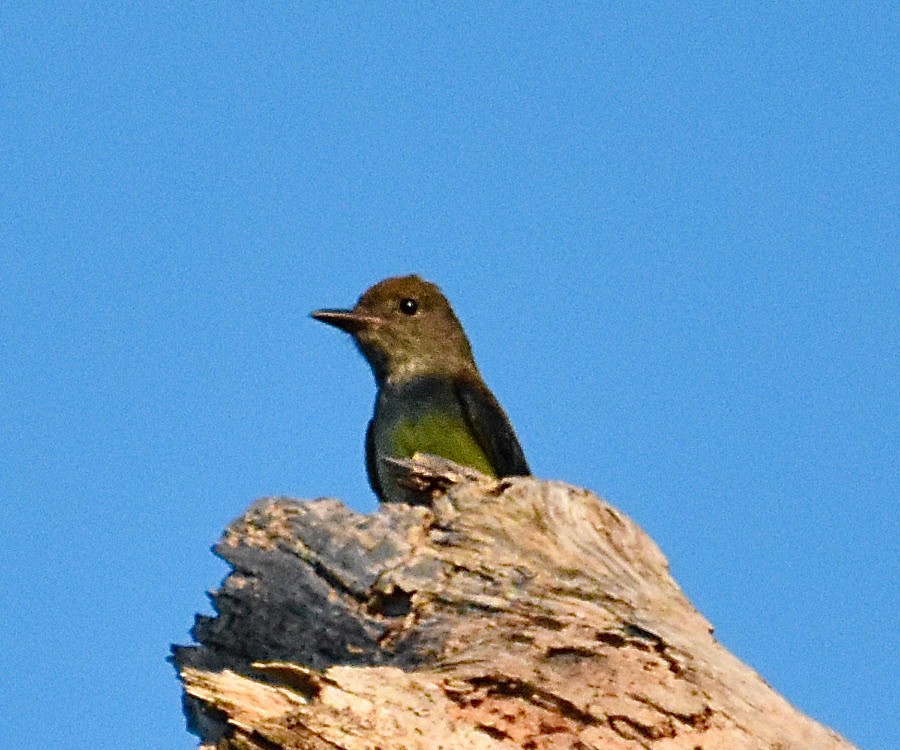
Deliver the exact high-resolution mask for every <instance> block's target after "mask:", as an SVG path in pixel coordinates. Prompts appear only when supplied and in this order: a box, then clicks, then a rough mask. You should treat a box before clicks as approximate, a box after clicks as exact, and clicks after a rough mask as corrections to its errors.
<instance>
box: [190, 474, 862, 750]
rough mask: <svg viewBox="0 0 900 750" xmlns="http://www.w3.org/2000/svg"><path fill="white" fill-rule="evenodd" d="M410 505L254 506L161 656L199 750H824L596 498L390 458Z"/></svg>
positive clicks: (828, 736)
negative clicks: (227, 568)
mask: <svg viewBox="0 0 900 750" xmlns="http://www.w3.org/2000/svg"><path fill="white" fill-rule="evenodd" d="M394 470H395V471H396V472H397V473H398V475H399V476H400V477H401V479H402V481H403V483H404V484H405V486H406V487H407V488H408V491H409V493H410V494H409V499H410V501H411V502H413V503H416V504H410V505H407V504H389V505H382V506H381V508H380V509H379V511H378V512H377V513H375V514H373V515H368V516H367V515H361V514H358V513H354V512H352V511H350V510H348V509H347V508H346V507H344V506H343V505H342V504H341V503H340V502H338V501H336V500H316V501H311V502H299V501H295V500H290V499H287V498H272V499H267V500H262V501H259V502H257V503H255V504H254V505H252V506H251V507H250V508H249V509H248V510H247V512H246V513H245V514H244V516H242V517H241V518H239V519H238V520H237V521H235V522H234V523H232V524H231V525H230V526H229V527H228V529H227V530H226V532H225V534H224V536H223V538H222V540H221V541H220V542H219V544H218V545H217V546H216V548H215V550H216V553H217V554H218V555H220V556H221V557H222V558H223V559H225V560H226V561H228V562H229V563H230V564H231V565H232V566H233V568H234V572H232V573H231V574H230V575H229V576H228V577H227V578H226V579H225V581H224V583H223V585H222V588H221V589H220V590H219V591H217V592H215V594H214V595H213V605H214V607H215V610H216V612H217V613H218V614H217V616H216V617H212V618H210V617H202V616H198V618H197V621H196V624H195V627H194V630H193V636H194V638H195V640H196V641H197V643H198V644H199V645H196V646H188V647H176V648H175V649H174V662H175V665H176V667H177V669H178V671H179V675H180V678H181V680H182V683H183V686H184V691H185V711H186V714H187V716H188V721H189V726H190V727H191V729H192V731H194V732H196V733H197V734H198V735H199V736H200V737H201V741H202V743H203V744H204V746H209V747H216V748H221V749H222V750H226V749H229V750H230V749H234V750H237V749H240V750H249V749H251V748H252V749H253V750H275V749H277V748H290V749H291V750H300V749H305V748H315V749H319V748H329V749H330V750H335V749H336V748H338V749H340V748H346V749H347V750H363V748H366V749H370V750H371V749H374V748H410V749H412V748H417V749H418V748H421V749H422V750H426V749H427V750H435V749H438V748H447V749H449V748H474V749H480V748H498V749H499V748H523V750H544V749H546V750H551V749H552V750H557V749H559V750H561V749H562V748H580V749H583V750H586V749H587V748H598V749H599V748H603V749H604V750H620V749H621V750H626V749H628V750H632V749H635V750H637V749H638V748H645V749H646V748H653V749H654V750H675V749H682V748H683V749H685V750H696V749H697V748H702V749H703V750H718V749H720V748H721V749H725V748H727V749H728V750H744V749H746V750H750V749H751V748H752V749H754V750H755V749H760V750H761V749H763V748H765V749H766V750H801V749H803V750H806V749H809V748H816V749H821V750H832V749H833V750H837V749H838V748H845V749H846V748H851V747H852V746H851V745H850V744H849V743H848V742H846V741H845V740H844V739H843V738H841V737H840V736H838V735H837V734H836V733H834V732H832V731H831V730H829V729H828V728H826V727H823V726H822V725H820V724H817V723H816V722H814V721H813V720H811V719H810V718H808V717H806V716H805V715H803V714H802V713H800V712H799V711H797V710H796V709H794V708H793V707H792V706H791V705H789V704H788V703H787V702H786V701H785V700H784V699H782V698H781V697H780V696H779V695H778V694H776V693H775V692H774V691H773V690H772V689H771V688H770V687H769V686H768V685H767V684H766V683H765V682H764V681H763V680H762V679H761V678H760V677H759V676H758V675H757V674H756V673H755V672H754V671H753V670H752V669H750V668H749V667H747V666H746V665H744V664H743V663H741V662H740V661H739V660H738V659H736V658H735V657H734V656H733V655H731V654H730V653H729V652H728V651H726V650H725V649H724V648H723V647H722V646H720V645H719V644H718V643H717V642H716V640H715V639H714V638H713V636H712V632H711V627H710V625H709V623H708V622H706V620H705V619H704V618H703V617H702V616H701V615H700V614H699V613H698V612H697V611H696V610H695V609H694V608H693V606H692V605H691V603H690V602H689V601H688V600H687V599H686V598H685V597H684V595H683V594H682V592H681V590H680V589H679V588H678V586H677V584H676V583H675V582H674V580H673V579H672V578H671V576H670V575H669V572H668V566H667V563H666V560H665V558H664V557H663V555H662V554H661V553H660V551H659V549H658V548H657V547H656V545H655V544H654V543H653V542H652V541H651V540H650V538H649V537H648V536H647V535H646V534H644V532H643V531H641V530H640V529H639V528H638V527H637V526H636V525H635V524H634V522H632V521H631V520H630V519H628V518H627V517H625V516H624V515H622V514H621V513H619V512H618V511H617V510H615V509H614V508H613V507H611V506H610V505H608V504H607V503H605V502H604V501H603V500H601V499H600V498H598V497H597V496H595V495H593V494H591V493H589V492H587V491H585V490H581V489H578V488H575V487H571V486H569V485H566V484H562V483H558V482H541V481H538V480H536V479H533V478H512V479H505V480H491V479H487V478H485V477H483V476H481V475H478V474H476V473H474V472H471V471H469V470H466V469H462V468H461V467H459V466H456V465H453V464H449V463H448V462H445V461H441V460H439V459H434V458H432V457H417V460H416V461H415V462H396V464H395V466H394Z"/></svg>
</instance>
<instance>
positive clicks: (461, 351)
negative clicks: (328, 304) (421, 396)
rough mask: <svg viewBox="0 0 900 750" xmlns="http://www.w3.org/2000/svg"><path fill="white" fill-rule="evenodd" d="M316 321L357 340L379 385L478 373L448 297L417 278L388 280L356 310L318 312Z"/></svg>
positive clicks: (370, 291)
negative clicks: (428, 376)
mask: <svg viewBox="0 0 900 750" xmlns="http://www.w3.org/2000/svg"><path fill="white" fill-rule="evenodd" d="M312 317H313V318H315V319H316V320H320V321H322V322H323V323H328V324H329V325H332V326H335V327H336V328H340V329H341V330H343V331H346V332H347V333H349V334H350V335H352V336H353V338H354V339H355V341H356V343H357V345H358V346H359V348H360V351H362V353H363V355H364V356H365V358H366V359H367V360H368V362H369V364H370V365H371V367H372V371H373V372H374V374H375V379H376V380H377V381H378V382H379V383H383V382H386V381H389V382H403V381H405V380H408V379H410V378H412V377H416V376H419V375H458V374H465V373H468V372H471V371H473V370H474V369H475V363H474V361H473V359H472V350H471V348H470V346H469V341H468V339H467V338H466V334H465V332H464V331H463V328H462V326H461V325H460V323H459V320H458V319H457V317H456V314H455V313H454V312H453V308H452V307H450V303H449V302H448V301H447V298H446V297H444V295H443V294H442V293H441V290H440V289H438V287H437V286H435V285H434V284H432V283H430V282H428V281H425V280H424V279H421V278H419V277H418V276H398V277H394V278H389V279H385V280H384V281H380V282H378V283H377V284H375V286H373V287H371V288H369V289H368V290H366V292H365V293H364V294H363V295H362V297H360V298H359V301H358V302H357V303H356V306H355V307H354V308H353V309H352V310H316V311H315V312H313V313H312Z"/></svg>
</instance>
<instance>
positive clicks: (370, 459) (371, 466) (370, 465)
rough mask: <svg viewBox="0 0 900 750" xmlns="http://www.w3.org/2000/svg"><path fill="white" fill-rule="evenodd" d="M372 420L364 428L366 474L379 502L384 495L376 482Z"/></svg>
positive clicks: (375, 452) (376, 457)
mask: <svg viewBox="0 0 900 750" xmlns="http://www.w3.org/2000/svg"><path fill="white" fill-rule="evenodd" d="M374 424H375V420H374V419H370V420H369V426H368V428H366V474H368V475H369V484H370V485H371V487H372V491H373V492H374V493H375V495H376V496H377V497H378V499H379V500H382V501H383V500H384V493H383V492H382V490H381V484H380V483H379V481H378V452H377V451H376V450H375V430H374V429H373V426H374Z"/></svg>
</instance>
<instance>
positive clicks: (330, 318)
mask: <svg viewBox="0 0 900 750" xmlns="http://www.w3.org/2000/svg"><path fill="white" fill-rule="evenodd" d="M310 315H311V316H312V317H313V318H315V319H316V320H320V321H322V322H323V323H327V324H328V325H330V326H334V327H335V328H340V329H341V330H342V331H346V332H347V333H358V332H359V331H361V330H363V329H364V328H369V327H370V326H372V325H373V324H375V323H377V322H378V321H377V319H376V318H373V317H371V316H369V315H360V314H359V313H355V312H353V310H315V311H314V312H312V313H310Z"/></svg>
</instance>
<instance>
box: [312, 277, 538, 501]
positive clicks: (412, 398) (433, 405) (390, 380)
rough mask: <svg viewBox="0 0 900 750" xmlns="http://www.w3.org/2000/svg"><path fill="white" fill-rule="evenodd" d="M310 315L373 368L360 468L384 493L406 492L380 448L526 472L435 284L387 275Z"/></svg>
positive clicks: (392, 497)
mask: <svg viewBox="0 0 900 750" xmlns="http://www.w3.org/2000/svg"><path fill="white" fill-rule="evenodd" d="M311 316H312V317H313V318H314V319H315V320H318V321H321V322H322V323H327V324H328V325H331V326H334V327H336V328H339V329H340V330H342V331H345V332H346V333H349V334H350V335H351V336H352V337H353V340H354V342H355V343H356V345H357V347H358V348H359V350H360V352H361V353H362V355H363V356H364V357H365V359H366V361H367V362H368V363H369V366H370V367H371V368H372V374H373V375H374V376H375V384H376V386H377V389H378V393H377V396H376V399H375V408H374V413H373V415H372V419H371V420H370V421H369V425H368V429H367V430H366V473H367V474H368V478H369V484H370V485H371V486H372V490H373V491H374V492H375V494H376V495H377V496H378V498H379V499H380V500H381V501H382V502H405V499H404V498H405V496H404V493H403V491H402V490H401V488H400V487H399V485H398V484H397V481H396V479H395V477H394V475H393V474H392V472H391V471H390V467H389V466H387V465H386V462H385V461H384V460H383V459H384V458H410V457H411V456H413V454H415V453H419V452H420V453H431V454H434V455H437V456H441V457H443V458H446V459H449V460H451V461H454V462H456V463H458V464H461V465H463V466H467V467H470V468H473V469H475V470H477V471H479V472H481V473H483V474H487V475H488V476H491V477H495V478H500V477H510V476H529V475H530V474H531V471H530V470H529V468H528V463H527V462H526V460H525V454H524V452H523V451H522V446H521V445H520V443H519V439H518V438H517V437H516V433H515V431H514V430H513V427H512V425H511V424H510V421H509V418H508V417H507V415H506V412H505V411H504V410H503V407H501V406H500V403H499V402H498V401H497V399H496V397H495V396H494V394H493V393H491V391H490V389H489V388H488V387H487V385H486V384H485V382H484V380H483V379H482V377H481V373H480V372H479V371H478V367H477V365H476V364H475V359H474V357H473V355H472V348H471V346H470V344H469V340H468V338H467V337H466V333H465V331H464V330H463V327H462V324H461V323H460V322H459V319H458V318H457V317H456V314H455V313H454V312H453V308H452V307H451V306H450V303H449V302H448V301H447V298H446V297H445V296H444V295H443V293H442V292H441V290H440V289H439V288H438V287H437V286H436V285H435V284H432V283H431V282H428V281H425V280H424V279H422V278H420V277H419V276H415V275H411V276H396V277H391V278H387V279H384V280H383V281H379V282H378V283H377V284H375V285H374V286H372V287H370V288H369V289H367V290H366V291H365V292H364V293H363V294H362V296H361V297H360V298H359V300H358V301H357V303H356V305H355V306H354V307H353V308H352V309H349V310H347V309H323V310H315V311H314V312H312V313H311Z"/></svg>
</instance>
